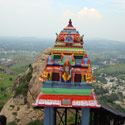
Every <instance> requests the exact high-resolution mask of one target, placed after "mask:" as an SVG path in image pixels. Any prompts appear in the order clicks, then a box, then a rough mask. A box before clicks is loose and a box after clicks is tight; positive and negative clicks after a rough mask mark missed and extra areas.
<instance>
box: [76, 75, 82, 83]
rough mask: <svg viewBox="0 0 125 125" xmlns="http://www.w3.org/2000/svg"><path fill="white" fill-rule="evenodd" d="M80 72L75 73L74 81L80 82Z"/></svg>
mask: <svg viewBox="0 0 125 125" xmlns="http://www.w3.org/2000/svg"><path fill="white" fill-rule="evenodd" d="M81 78H82V76H81V74H75V77H74V82H81Z"/></svg>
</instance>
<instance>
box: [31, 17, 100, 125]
mask: <svg viewBox="0 0 125 125" xmlns="http://www.w3.org/2000/svg"><path fill="white" fill-rule="evenodd" d="M83 37H84V35H82V36H80V34H79V31H78V30H76V28H75V27H74V26H73V25H72V21H71V19H70V20H69V23H68V25H67V27H65V28H64V29H63V30H62V31H61V32H60V33H59V34H57V38H56V41H55V45H54V47H53V48H52V51H51V53H50V54H49V56H48V58H46V66H45V68H44V71H43V72H41V74H40V81H41V83H42V87H41V93H40V94H39V96H38V97H37V99H36V102H35V103H34V104H33V107H35V108H42V107H43V108H44V125H56V121H57V120H56V117H57V116H56V115H55V112H56V110H57V108H65V110H64V114H65V123H64V124H65V125H66V123H67V122H66V121H67V110H68V109H69V108H72V109H76V112H78V109H81V110H82V118H81V119H82V121H81V123H80V124H82V125H89V113H90V108H91V109H96V108H98V109H99V108H101V106H100V104H99V102H98V100H97V98H96V95H95V93H94V90H93V89H92V84H95V83H96V81H95V78H96V77H94V76H93V73H92V69H91V64H90V59H89V58H88V56H87V53H86V51H85V49H84V46H83V44H84V41H83ZM60 117H61V116H60ZM76 117H77V113H76ZM92 119H93V118H92ZM61 120H62V124H63V118H61ZM60 123H61V122H60ZM74 124H76V125H77V118H76V120H75V123H74Z"/></svg>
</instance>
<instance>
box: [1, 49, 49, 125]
mask: <svg viewBox="0 0 125 125" xmlns="http://www.w3.org/2000/svg"><path fill="white" fill-rule="evenodd" d="M50 51H51V48H48V49H46V50H44V51H43V52H42V53H41V54H40V55H39V56H38V58H37V60H36V61H35V62H34V63H33V64H32V65H29V68H28V69H27V71H26V72H25V73H23V74H20V75H19V76H18V78H17V79H16V81H15V83H14V85H13V88H12V96H11V98H10V99H9V100H8V102H7V103H6V104H5V105H4V107H3V109H2V110H1V112H0V114H3V115H5V116H6V117H7V122H8V123H10V122H13V121H15V122H16V124H18V125H26V124H28V123H29V122H31V121H35V120H41V119H42V118H43V110H42V109H40V110H34V109H33V108H32V103H33V102H34V101H35V99H36V97H37V96H38V94H39V93H40V91H41V83H40V81H39V75H40V73H41V72H42V71H43V69H44V67H45V58H46V57H47V56H48V55H49V53H50Z"/></svg>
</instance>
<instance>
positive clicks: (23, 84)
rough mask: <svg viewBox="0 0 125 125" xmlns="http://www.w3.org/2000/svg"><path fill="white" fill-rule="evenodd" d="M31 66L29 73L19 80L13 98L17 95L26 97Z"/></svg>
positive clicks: (30, 76)
mask: <svg viewBox="0 0 125 125" xmlns="http://www.w3.org/2000/svg"><path fill="white" fill-rule="evenodd" d="M32 70H33V69H32V66H31V65H29V72H28V74H27V75H26V76H23V77H21V78H20V79H19V83H20V84H19V86H18V87H17V88H15V94H14V98H15V97H16V96H18V95H20V94H21V95H23V96H24V97H25V96H26V95H27V92H28V84H29V82H30V80H31V78H32Z"/></svg>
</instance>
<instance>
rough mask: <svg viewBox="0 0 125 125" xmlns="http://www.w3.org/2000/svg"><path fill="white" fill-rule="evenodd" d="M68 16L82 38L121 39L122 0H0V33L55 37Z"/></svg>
mask: <svg viewBox="0 0 125 125" xmlns="http://www.w3.org/2000/svg"><path fill="white" fill-rule="evenodd" d="M70 18H71V19H72V22H73V25H74V27H76V29H77V30H79V32H80V34H81V35H82V34H84V35H85V38H86V39H90V38H104V39H111V40H119V41H124V42H125V0H0V36H26V37H27V36H28V37H40V38H46V37H47V38H55V37H56V35H55V33H56V32H57V33H59V32H60V31H61V30H62V29H63V28H64V27H65V26H67V24H68V20H69V19H70Z"/></svg>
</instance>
